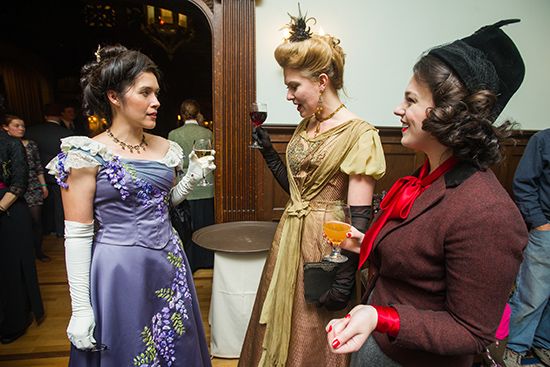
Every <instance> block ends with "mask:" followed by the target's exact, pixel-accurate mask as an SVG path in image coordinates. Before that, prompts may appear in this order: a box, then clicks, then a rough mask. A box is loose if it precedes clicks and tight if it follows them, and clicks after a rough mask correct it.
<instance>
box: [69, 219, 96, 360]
mask: <svg viewBox="0 0 550 367" xmlns="http://www.w3.org/2000/svg"><path fill="white" fill-rule="evenodd" d="M93 239H94V224H93V222H92V223H91V224H84V223H79V222H71V221H67V220H66V221H65V262H66V264H67V276H68V278H69V291H70V294H71V308H72V314H71V321H69V326H68V327H67V336H68V337H69V340H70V341H71V343H73V345H74V346H75V347H77V348H78V349H82V350H86V349H91V348H93V347H94V346H95V343H96V341H95V339H94V336H93V333H94V328H95V319H94V311H93V310H92V304H91V302H90V266H91V263H92V242H93Z"/></svg>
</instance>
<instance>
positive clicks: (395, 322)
mask: <svg viewBox="0 0 550 367" xmlns="http://www.w3.org/2000/svg"><path fill="white" fill-rule="evenodd" d="M371 306H372V307H374V308H375V309H376V312H378V323H377V324H376V329H374V330H376V331H379V332H381V333H385V334H388V335H389V336H392V337H394V338H395V337H397V334H399V329H400V328H401V323H400V320H399V314H398V313H397V310H396V309H395V308H393V307H390V306H373V305H371Z"/></svg>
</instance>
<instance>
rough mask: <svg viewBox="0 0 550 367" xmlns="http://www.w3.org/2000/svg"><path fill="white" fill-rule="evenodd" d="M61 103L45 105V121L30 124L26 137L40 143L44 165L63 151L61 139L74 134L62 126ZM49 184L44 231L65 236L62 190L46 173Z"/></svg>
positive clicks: (43, 219) (43, 213)
mask: <svg viewBox="0 0 550 367" xmlns="http://www.w3.org/2000/svg"><path fill="white" fill-rule="evenodd" d="M61 112H62V111H61V105H59V104H56V103H50V104H47V105H45V106H44V120H45V121H44V122H43V123H41V124H38V125H34V126H30V127H29V128H28V129H27V132H26V134H25V137H26V138H27V139H29V140H32V141H34V142H35V143H36V145H38V151H39V154H40V159H41V161H42V167H43V168H45V167H46V164H48V162H49V161H51V160H52V159H53V158H54V157H55V156H56V155H57V154H59V153H60V152H61V150H60V148H59V146H60V144H61V139H63V138H66V137H67V136H72V135H73V133H72V132H71V131H70V130H69V129H67V128H65V127H64V126H61V122H60V118H61ZM45 179H46V184H47V185H48V192H49V195H48V197H47V198H46V199H45V200H44V205H43V210H42V225H43V228H42V229H43V233H44V234H50V233H55V235H56V236H57V237H59V238H61V237H63V231H64V230H63V203H62V202H61V191H60V190H59V186H58V185H57V183H56V182H55V179H54V178H53V177H52V176H50V175H46V177H45Z"/></svg>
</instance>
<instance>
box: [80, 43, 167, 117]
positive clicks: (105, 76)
mask: <svg viewBox="0 0 550 367" xmlns="http://www.w3.org/2000/svg"><path fill="white" fill-rule="evenodd" d="M145 72H150V73H153V74H154V75H155V76H156V77H157V79H160V75H161V74H160V70H159V68H158V67H157V65H156V64H155V63H154V62H153V61H152V60H151V59H150V58H149V57H148V56H146V55H144V54H142V53H141V52H139V51H135V50H128V49H127V48H126V47H124V46H122V45H114V46H105V47H102V48H100V49H99V50H98V51H97V52H96V60H94V61H92V62H90V63H88V64H86V65H84V66H83V67H82V70H81V76H80V86H81V87H82V107H83V108H84V112H85V113H86V114H87V115H97V116H99V117H103V118H105V119H106V120H107V122H108V123H109V124H110V123H111V122H112V111H111V105H110V103H109V100H108V98H107V91H109V90H112V91H115V92H116V93H117V94H118V95H120V96H123V95H124V94H125V93H126V92H127V90H128V88H130V87H131V86H132V85H133V84H134V83H135V80H136V78H137V77H138V76H139V75H141V74H142V73H145Z"/></svg>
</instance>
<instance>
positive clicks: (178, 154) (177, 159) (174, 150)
mask: <svg viewBox="0 0 550 367" xmlns="http://www.w3.org/2000/svg"><path fill="white" fill-rule="evenodd" d="M169 143H170V147H169V148H168V152H166V154H165V155H164V157H163V158H162V159H161V160H160V161H159V162H161V163H164V164H165V165H166V166H168V167H176V169H177V170H178V171H183V158H184V157H183V149H181V147H180V145H179V144H178V143H176V142H173V141H171V140H169Z"/></svg>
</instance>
